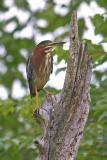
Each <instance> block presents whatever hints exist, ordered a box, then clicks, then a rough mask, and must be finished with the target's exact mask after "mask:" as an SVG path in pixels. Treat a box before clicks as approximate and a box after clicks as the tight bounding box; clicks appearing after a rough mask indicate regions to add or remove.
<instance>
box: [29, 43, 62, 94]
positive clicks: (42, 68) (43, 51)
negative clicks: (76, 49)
mask: <svg viewBox="0 0 107 160" xmlns="http://www.w3.org/2000/svg"><path fill="white" fill-rule="evenodd" d="M64 43H65V42H52V41H50V40H45V41H42V42H40V43H39V44H38V45H37V46H35V47H34V48H33V51H32V54H31V55H30V56H29V57H28V60H27V64H26V72H27V80H28V84H29V89H30V96H31V97H34V96H38V93H39V91H40V90H42V89H43V87H44V86H45V84H46V83H47V82H48V80H49V77H50V74H51V73H52V72H53V51H54V49H55V47H56V46H58V45H61V44H64Z"/></svg>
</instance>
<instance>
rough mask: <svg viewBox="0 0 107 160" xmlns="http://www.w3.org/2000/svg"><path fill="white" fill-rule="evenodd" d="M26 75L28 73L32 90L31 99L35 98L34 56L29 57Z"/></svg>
mask: <svg viewBox="0 0 107 160" xmlns="http://www.w3.org/2000/svg"><path fill="white" fill-rule="evenodd" d="M26 73H27V80H28V84H29V89H30V95H31V97H33V96H35V92H34V88H33V67H32V55H30V56H29V57H28V60H27V64H26Z"/></svg>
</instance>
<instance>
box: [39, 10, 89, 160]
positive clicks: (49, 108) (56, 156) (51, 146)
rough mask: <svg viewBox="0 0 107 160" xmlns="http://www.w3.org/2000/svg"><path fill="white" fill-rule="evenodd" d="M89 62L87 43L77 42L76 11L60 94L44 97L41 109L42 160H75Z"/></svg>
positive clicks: (86, 98)
mask: <svg viewBox="0 0 107 160" xmlns="http://www.w3.org/2000/svg"><path fill="white" fill-rule="evenodd" d="M91 75H92V63H91V60H90V57H89V55H88V51H87V44H86V43H84V42H80V41H79V37H78V24H77V15H76V12H74V13H73V14H72V18H71V25H70V50H69V60H68V65H67V70H66V76H65V82H64V86H63V89H62V92H61V93H60V94H57V95H52V96H49V97H47V98H46V100H45V102H44V104H43V106H42V107H41V109H40V115H41V117H42V118H44V120H45V131H44V135H43V138H42V139H41V140H40V141H38V142H37V144H38V146H39V148H40V154H41V155H40V159H41V160H74V158H75V157H76V153H77V150H78V147H79V144H80V139H81V137H82V135H83V130H84V126H85V124H86V121H87V117H88V113H89V103H90V101H89V88H90V80H91Z"/></svg>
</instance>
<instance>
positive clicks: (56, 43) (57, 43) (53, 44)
mask: <svg viewBox="0 0 107 160" xmlns="http://www.w3.org/2000/svg"><path fill="white" fill-rule="evenodd" d="M64 43H66V42H52V43H50V44H49V45H51V46H57V45H61V44H64Z"/></svg>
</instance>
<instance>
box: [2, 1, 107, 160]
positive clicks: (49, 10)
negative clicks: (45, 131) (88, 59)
mask: <svg viewBox="0 0 107 160" xmlns="http://www.w3.org/2000/svg"><path fill="white" fill-rule="evenodd" d="M93 1H94V2H96V3H97V5H98V6H99V7H103V8H104V9H105V14H103V15H99V14H97V15H95V16H94V17H90V20H91V22H92V24H93V26H94V32H95V35H99V34H100V35H102V37H103V40H102V41H101V42H100V43H99V44H97V45H96V44H92V42H91V41H90V40H87V43H88V48H89V53H90V55H91V56H92V61H93V75H94V80H96V84H97V85H95V84H93V85H91V99H92V102H91V109H90V114H89V119H88V122H87V125H86V128H85V132H84V137H83V139H82V141H81V146H80V149H79V152H78V156H77V159H78V160H90V159H91V160H101V159H102V160H106V159H107V71H106V70H104V71H102V72H101V71H98V70H97V71H96V67H97V66H99V65H102V64H103V63H104V62H106V61H107V54H106V53H105V51H104V49H103V47H102V43H105V42H107V1H106V0H93ZM5 2H6V1H4V0H1V1H0V49H1V48H2V49H3V50H4V54H0V63H1V64H2V65H3V66H4V67H5V68H6V70H5V71H4V72H2V71H0V85H3V86H4V87H5V88H6V89H7V91H8V99H6V100H0V159H1V160H31V159H32V160H34V159H35V158H36V157H38V155H39V152H38V149H37V148H36V147H35V146H34V143H33V142H34V140H35V139H37V138H38V137H39V136H40V135H41V133H42V129H41V127H40V125H38V124H37V123H36V121H35V120H34V119H33V117H32V113H33V110H34V108H35V99H32V100H31V99H30V97H29V96H25V97H22V98H21V99H19V100H17V99H14V98H13V97H12V86H13V82H14V81H15V80H20V82H21V85H22V87H24V88H25V89H26V88H27V82H26V79H25V78H24V76H23V74H22V72H20V71H19V69H18V66H19V65H20V64H25V63H26V59H27V57H26V56H23V54H21V52H22V50H25V51H26V52H27V53H28V54H31V52H32V47H33V46H34V45H35V44H34V41H35V39H36V38H37V37H36V36H37V35H36V34H34V35H33V36H32V37H29V38H16V37H15V33H17V32H20V31H22V30H23V29H24V28H25V27H26V26H27V25H28V24H29V23H32V27H33V30H35V33H37V32H40V33H41V34H42V35H43V36H44V35H45V34H46V33H51V34H52V35H54V32H55V30H56V29H58V28H59V27H68V29H67V30H65V31H64V32H63V33H62V34H60V36H59V35H58V36H56V37H55V38H54V40H63V39H67V38H68V36H69V23H70V18H71V13H72V11H73V10H74V9H77V10H78V8H79V6H80V5H81V4H82V3H83V2H85V3H87V4H88V5H90V3H91V2H92V0H85V1H83V0H74V1H70V3H69V5H66V4H64V5H59V7H60V8H61V9H67V10H68V12H67V13H66V14H65V15H61V14H59V13H56V12H55V7H56V6H57V5H58V4H57V3H55V2H54V1H53V0H47V1H45V7H44V8H42V9H38V10H35V11H34V10H32V9H31V8H30V5H29V3H28V1H27V0H13V2H14V6H15V7H16V8H17V9H19V10H20V11H23V12H25V13H26V12H27V13H29V18H28V19H27V21H26V22H25V23H21V22H20V20H19V19H18V17H17V16H12V17H9V18H7V19H6V18H1V17H2V16H1V15H3V14H4V15H5V14H6V13H7V12H8V11H9V9H10V7H9V6H6V3H5ZM34 5H36V1H35V4H34ZM17 14H18V13H17ZM84 14H85V13H84ZM41 19H44V20H45V21H46V22H47V24H48V25H46V26H44V27H42V26H40V25H38V20H41ZM11 22H14V23H15V24H16V27H15V28H14V29H13V30H12V31H9V32H8V31H6V30H5V27H6V26H7V25H8V24H10V23H11ZM78 23H79V33H80V38H82V36H83V33H84V31H86V30H87V27H86V23H85V20H84V18H81V19H79V22H78ZM19 35H20V33H19ZM59 50H60V53H62V54H60V55H59V54H58V53H59V52H56V54H57V57H58V62H57V63H59V62H60V61H61V60H63V59H64V60H65V61H67V54H66V53H64V51H62V50H61V48H59ZM0 51H1V50H0ZM64 69H65V68H62V69H58V70H57V73H59V71H62V70H64ZM51 90H52V91H53V92H55V93H57V92H58V90H57V89H53V88H51ZM43 98H44V94H43V93H41V94H40V100H41V101H42V100H43Z"/></svg>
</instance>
